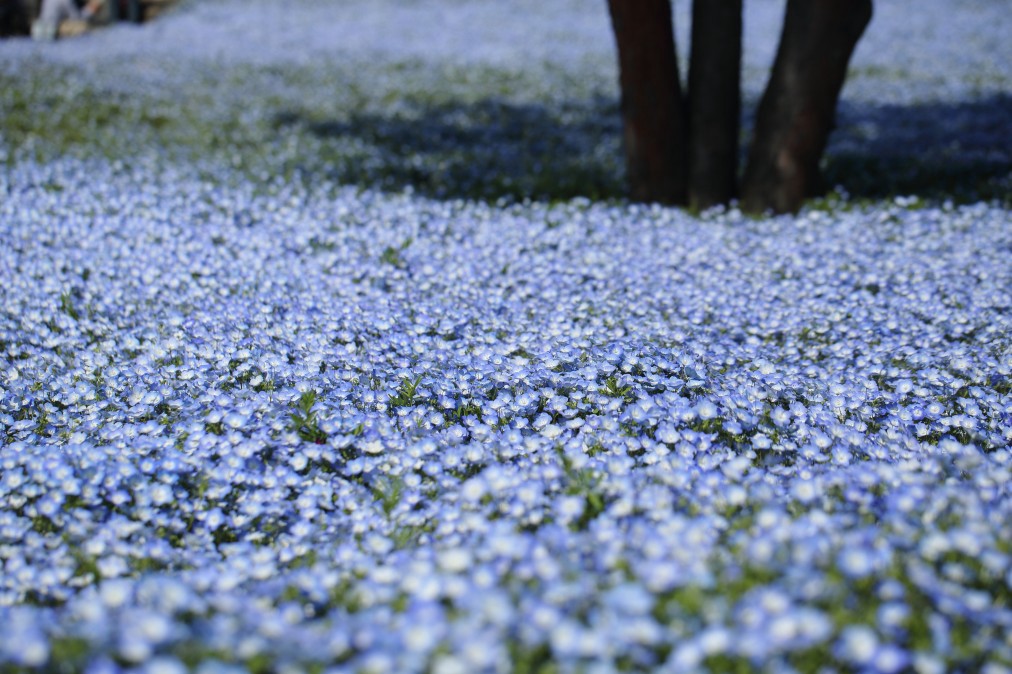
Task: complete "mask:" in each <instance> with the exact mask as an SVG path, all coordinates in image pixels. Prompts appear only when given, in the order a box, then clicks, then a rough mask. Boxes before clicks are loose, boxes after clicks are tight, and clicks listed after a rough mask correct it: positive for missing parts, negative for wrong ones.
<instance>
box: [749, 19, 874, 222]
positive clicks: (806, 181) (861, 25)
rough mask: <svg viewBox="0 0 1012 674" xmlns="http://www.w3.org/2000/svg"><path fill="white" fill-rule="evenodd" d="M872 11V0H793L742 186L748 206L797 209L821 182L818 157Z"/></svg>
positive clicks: (753, 208)
mask: <svg viewBox="0 0 1012 674" xmlns="http://www.w3.org/2000/svg"><path fill="white" fill-rule="evenodd" d="M871 13H872V3H871V0H787V12H786V16H785V18H784V28H783V33H782V34H781V36H780V46H779V48H778V49H777V57H776V61H775V62H774V65H773V73H772V75H771V76H770V81H769V83H768V84H767V86H766V91H765V93H764V94H763V97H762V101H761V102H760V104H759V111H758V113H757V115H756V126H755V135H754V138H753V142H752V147H751V149H750V151H749V158H748V164H747V166H746V169H745V176H744V180H743V184H742V207H743V208H744V209H745V210H746V211H751V212H763V211H766V210H773V211H774V212H776V213H787V212H794V211H797V210H798V209H799V208H800V207H801V204H802V202H803V201H804V199H805V198H806V197H808V196H812V195H814V194H815V193H816V191H817V190H818V189H819V188H820V187H821V185H820V172H819V160H820V159H821V157H822V153H823V151H824V150H825V149H826V142H827V140H828V139H829V134H830V132H831V131H832V128H833V125H834V118H835V113H836V104H837V100H838V98H839V96H840V89H841V88H842V87H843V80H844V78H845V76H846V74H847V64H848V63H849V62H850V57H851V54H852V53H853V51H854V47H855V46H856V44H857V41H858V40H859V39H860V37H861V34H862V33H863V32H864V29H865V26H867V25H868V22H869V21H870V20H871Z"/></svg>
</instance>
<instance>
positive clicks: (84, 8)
mask: <svg viewBox="0 0 1012 674" xmlns="http://www.w3.org/2000/svg"><path fill="white" fill-rule="evenodd" d="M105 2H106V0H87V2H82V3H81V4H80V5H79V4H78V3H77V2H75V0H42V7H41V9H40V10H39V18H38V19H36V20H35V22H34V23H32V37H33V38H35V39H36V40H55V39H56V36H57V35H58V34H59V33H60V24H62V23H68V24H69V26H68V28H69V30H66V31H65V34H73V35H76V34H78V33H82V32H84V31H85V30H87V29H88V22H89V21H90V20H91V19H93V18H94V17H95V16H96V15H97V14H98V12H99V10H101V9H102V8H103V7H104V6H105Z"/></svg>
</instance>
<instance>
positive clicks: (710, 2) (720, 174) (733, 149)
mask: <svg viewBox="0 0 1012 674" xmlns="http://www.w3.org/2000/svg"><path fill="white" fill-rule="evenodd" d="M741 12H742V6H741V0H693V2H692V47H691V53H690V60H689V206H690V207H692V208H699V209H703V208H708V207H710V206H714V205H716V204H724V203H727V202H728V201H730V200H731V199H733V198H734V197H735V195H736V192H737V180H738V123H739V118H740V116H741V31H742V18H741Z"/></svg>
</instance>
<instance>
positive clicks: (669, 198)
mask: <svg viewBox="0 0 1012 674" xmlns="http://www.w3.org/2000/svg"><path fill="white" fill-rule="evenodd" d="M608 9H609V11H610V13H611V22H612V27H613V29H614V32H615V42H616V45H617V46H618V61H619V88H620V89H621V93H622V124H623V141H624V142H625V152H626V165H627V167H628V173H629V176H628V178H629V191H630V197H631V198H632V199H633V200H634V201H646V202H661V203H665V204H684V203H685V198H686V173H687V171H686V168H687V153H686V150H685V135H686V114H685V110H684V103H683V100H682V91H681V84H680V82H679V76H678V58H677V56H676V53H675V36H674V31H673V28H672V23H671V4H670V1H669V0H608Z"/></svg>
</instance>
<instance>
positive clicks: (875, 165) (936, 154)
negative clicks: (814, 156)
mask: <svg viewBox="0 0 1012 674" xmlns="http://www.w3.org/2000/svg"><path fill="white" fill-rule="evenodd" d="M1010 120H1012V96H1010V95H1007V94H999V95H996V96H992V97H989V98H986V99H982V100H980V101H973V102H966V103H933V104H924V105H911V106H908V105H882V106H875V105H868V104H847V103H843V104H842V105H841V106H840V110H839V114H838V121H839V124H838V127H839V128H838V131H837V132H836V134H835V135H834V137H833V138H832V139H831V142H830V148H829V151H828V152H827V160H826V171H825V175H826V183H827V184H828V185H841V186H843V187H844V188H846V190H847V192H849V193H850V194H851V195H852V196H854V197H857V198H865V199H879V198H884V197H890V196H896V195H904V196H906V195H917V196H919V197H921V198H922V199H926V200H944V199H952V200H954V201H956V202H970V201H978V200H990V199H999V200H1001V201H1004V202H1005V203H1007V204H1008V203H1012V145H1010V144H1009V137H1010V134H1012V121H1010Z"/></svg>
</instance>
